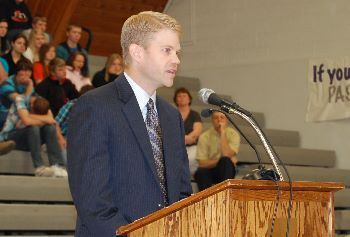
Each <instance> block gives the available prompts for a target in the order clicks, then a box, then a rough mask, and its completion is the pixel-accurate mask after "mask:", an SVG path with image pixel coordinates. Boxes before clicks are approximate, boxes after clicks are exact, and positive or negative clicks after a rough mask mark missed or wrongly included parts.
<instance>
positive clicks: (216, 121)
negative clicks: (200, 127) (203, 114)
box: [211, 112, 227, 130]
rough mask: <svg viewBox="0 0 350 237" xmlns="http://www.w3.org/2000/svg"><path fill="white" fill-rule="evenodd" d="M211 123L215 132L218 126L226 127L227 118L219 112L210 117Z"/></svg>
mask: <svg viewBox="0 0 350 237" xmlns="http://www.w3.org/2000/svg"><path fill="white" fill-rule="evenodd" d="M211 122H212V124H213V126H214V128H215V129H216V130H218V129H219V128H220V126H224V127H226V126H227V118H226V117H225V115H224V114H223V113H220V112H213V114H212V115H211Z"/></svg>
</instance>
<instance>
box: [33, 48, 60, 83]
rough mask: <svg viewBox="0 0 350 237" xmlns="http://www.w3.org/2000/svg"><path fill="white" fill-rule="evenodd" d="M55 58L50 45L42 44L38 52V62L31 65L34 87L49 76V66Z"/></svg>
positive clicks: (54, 50) (54, 52)
mask: <svg viewBox="0 0 350 237" xmlns="http://www.w3.org/2000/svg"><path fill="white" fill-rule="evenodd" d="M55 57H56V49H55V46H53V45H52V44H43V45H42V46H41V48H40V50H39V61H38V62H35V63H34V64H33V79H34V81H35V85H37V84H39V83H40V82H42V81H43V80H44V79H45V78H46V77H48V76H49V74H50V73H49V64H50V62H51V61H52V60H53V59H54V58H55Z"/></svg>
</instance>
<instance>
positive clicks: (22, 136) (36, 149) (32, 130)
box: [8, 126, 43, 168]
mask: <svg viewBox="0 0 350 237" xmlns="http://www.w3.org/2000/svg"><path fill="white" fill-rule="evenodd" d="M8 139H9V140H13V141H15V142H16V149H17V150H22V151H30V154H31V156H32V161H33V166H34V168H38V167H40V166H43V161H42V159H41V154H40V147H41V139H40V127H39V126H28V127H25V128H22V129H16V130H15V131H13V132H11V133H10V134H9V136H8Z"/></svg>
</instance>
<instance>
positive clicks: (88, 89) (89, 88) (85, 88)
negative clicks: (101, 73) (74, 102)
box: [79, 85, 95, 96]
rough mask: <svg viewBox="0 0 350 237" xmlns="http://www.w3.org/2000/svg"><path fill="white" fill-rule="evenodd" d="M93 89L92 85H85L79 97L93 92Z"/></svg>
mask: <svg viewBox="0 0 350 237" xmlns="http://www.w3.org/2000/svg"><path fill="white" fill-rule="evenodd" d="M92 89H95V87H94V86H92V85H85V86H82V87H81V88H80V91H79V95H80V96H81V95H84V94H85V93H86V92H88V91H91V90H92Z"/></svg>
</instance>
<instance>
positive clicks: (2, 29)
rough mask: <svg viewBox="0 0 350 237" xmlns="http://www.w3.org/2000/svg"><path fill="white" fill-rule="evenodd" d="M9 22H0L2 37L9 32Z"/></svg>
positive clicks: (0, 35) (0, 34)
mask: <svg viewBox="0 0 350 237" xmlns="http://www.w3.org/2000/svg"><path fill="white" fill-rule="evenodd" d="M7 28H8V24H7V22H0V37H4V36H5V35H6V33H7Z"/></svg>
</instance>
